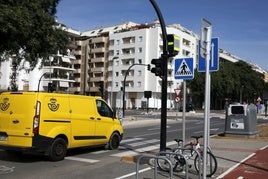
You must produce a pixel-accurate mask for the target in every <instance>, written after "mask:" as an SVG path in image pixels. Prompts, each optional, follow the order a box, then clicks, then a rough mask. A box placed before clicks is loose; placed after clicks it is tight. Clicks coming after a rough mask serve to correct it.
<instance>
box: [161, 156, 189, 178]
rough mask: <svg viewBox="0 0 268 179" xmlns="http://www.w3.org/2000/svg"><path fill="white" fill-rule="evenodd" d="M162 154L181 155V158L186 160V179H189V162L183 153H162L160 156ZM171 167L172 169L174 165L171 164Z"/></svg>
mask: <svg viewBox="0 0 268 179" xmlns="http://www.w3.org/2000/svg"><path fill="white" fill-rule="evenodd" d="M161 154H169V155H179V156H180V157H183V158H184V160H185V163H186V164H185V166H186V167H185V168H186V171H185V178H186V179H188V161H187V159H186V158H185V156H184V155H183V154H181V153H177V152H165V151H162V152H159V155H161ZM171 167H172V164H171ZM172 170H173V167H172Z"/></svg>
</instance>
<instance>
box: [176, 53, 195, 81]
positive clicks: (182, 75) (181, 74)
mask: <svg viewBox="0 0 268 179" xmlns="http://www.w3.org/2000/svg"><path fill="white" fill-rule="evenodd" d="M174 67H175V69H174V78H175V79H193V78H194V59H193V58H178V59H175V65H174Z"/></svg>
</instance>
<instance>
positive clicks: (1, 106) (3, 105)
mask: <svg viewBox="0 0 268 179" xmlns="http://www.w3.org/2000/svg"><path fill="white" fill-rule="evenodd" d="M9 106H10V103H9V99H8V98H4V99H3V102H2V103H0V109H1V110H2V111H6V110H7V109H8V108H9Z"/></svg>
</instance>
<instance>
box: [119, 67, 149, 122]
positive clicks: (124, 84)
mask: <svg viewBox="0 0 268 179" xmlns="http://www.w3.org/2000/svg"><path fill="white" fill-rule="evenodd" d="M135 65H141V66H148V65H147V64H140V63H134V64H132V65H131V66H130V67H129V68H128V69H127V71H126V74H125V77H124V81H123V109H122V112H123V117H125V108H126V107H125V93H126V78H127V74H128V73H129V70H130V69H131V68H132V67H133V66H135Z"/></svg>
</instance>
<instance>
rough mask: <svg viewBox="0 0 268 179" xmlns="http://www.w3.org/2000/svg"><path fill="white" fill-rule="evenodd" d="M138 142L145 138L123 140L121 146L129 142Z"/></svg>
mask: <svg viewBox="0 0 268 179" xmlns="http://www.w3.org/2000/svg"><path fill="white" fill-rule="evenodd" d="M137 140H143V138H130V139H123V140H122V141H121V142H120V144H124V143H127V142H133V141H137Z"/></svg>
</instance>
